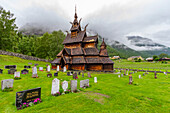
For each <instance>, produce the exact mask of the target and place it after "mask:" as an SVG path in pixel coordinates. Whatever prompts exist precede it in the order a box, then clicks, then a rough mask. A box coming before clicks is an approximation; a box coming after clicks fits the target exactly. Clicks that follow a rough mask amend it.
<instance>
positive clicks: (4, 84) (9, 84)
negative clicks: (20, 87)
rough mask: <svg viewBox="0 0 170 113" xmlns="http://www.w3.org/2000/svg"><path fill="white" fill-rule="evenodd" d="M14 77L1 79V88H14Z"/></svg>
mask: <svg viewBox="0 0 170 113" xmlns="http://www.w3.org/2000/svg"><path fill="white" fill-rule="evenodd" d="M13 83H14V79H5V80H2V81H1V89H2V90H4V89H5V88H13Z"/></svg>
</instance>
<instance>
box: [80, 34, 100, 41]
mask: <svg viewBox="0 0 170 113" xmlns="http://www.w3.org/2000/svg"><path fill="white" fill-rule="evenodd" d="M97 41H98V35H94V36H87V37H84V40H83V42H97Z"/></svg>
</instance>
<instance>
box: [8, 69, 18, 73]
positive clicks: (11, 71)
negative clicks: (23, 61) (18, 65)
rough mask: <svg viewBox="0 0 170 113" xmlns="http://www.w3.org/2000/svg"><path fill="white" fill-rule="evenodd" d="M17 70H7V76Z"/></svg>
mask: <svg viewBox="0 0 170 113" xmlns="http://www.w3.org/2000/svg"><path fill="white" fill-rule="evenodd" d="M16 71H17V70H16V69H10V70H8V74H14V73H15V72H16Z"/></svg>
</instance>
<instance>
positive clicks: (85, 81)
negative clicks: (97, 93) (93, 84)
mask: <svg viewBox="0 0 170 113" xmlns="http://www.w3.org/2000/svg"><path fill="white" fill-rule="evenodd" d="M80 87H81V88H85V87H89V79H86V80H81V81H80Z"/></svg>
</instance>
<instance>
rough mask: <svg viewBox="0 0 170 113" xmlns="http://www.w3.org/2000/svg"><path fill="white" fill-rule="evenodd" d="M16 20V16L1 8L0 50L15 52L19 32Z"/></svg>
mask: <svg viewBox="0 0 170 113" xmlns="http://www.w3.org/2000/svg"><path fill="white" fill-rule="evenodd" d="M15 20H16V18H14V14H12V13H11V12H10V11H5V10H4V9H3V8H2V7H0V49H2V50H11V51H12V50H13V49H12V46H13V45H15V41H16V37H15V36H16V32H17V31H16V28H17V26H16V24H15Z"/></svg>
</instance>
